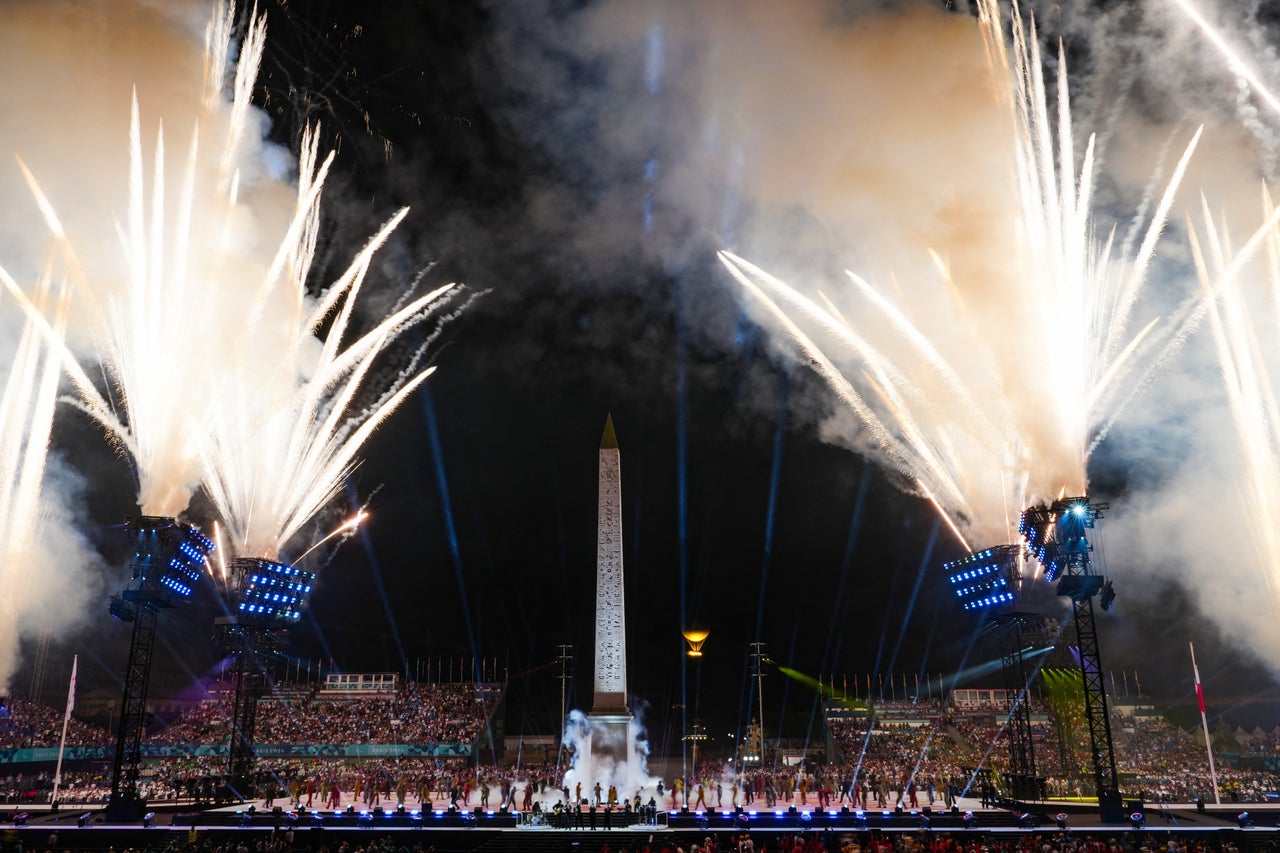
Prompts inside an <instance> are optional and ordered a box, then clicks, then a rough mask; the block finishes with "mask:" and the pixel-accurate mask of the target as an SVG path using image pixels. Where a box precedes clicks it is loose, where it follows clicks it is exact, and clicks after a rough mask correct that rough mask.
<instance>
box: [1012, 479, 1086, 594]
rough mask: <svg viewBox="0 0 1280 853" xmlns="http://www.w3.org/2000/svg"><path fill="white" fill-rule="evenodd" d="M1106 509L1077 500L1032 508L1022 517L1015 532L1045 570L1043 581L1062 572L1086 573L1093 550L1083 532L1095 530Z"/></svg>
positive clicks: (1081, 499) (1064, 499)
mask: <svg viewBox="0 0 1280 853" xmlns="http://www.w3.org/2000/svg"><path fill="white" fill-rule="evenodd" d="M1106 508H1107V504H1104V503H1089V499H1088V498H1085V497H1076V498H1062V499H1059V500H1056V501H1054V502H1053V503H1051V504H1049V505H1048V506H1039V507H1031V508H1029V509H1027V510H1026V511H1024V512H1023V513H1022V518H1021V519H1020V521H1019V523H1018V532H1019V533H1020V534H1021V535H1022V538H1023V539H1025V540H1026V542H1027V549H1028V550H1029V551H1030V552H1031V554H1032V556H1034V557H1035V558H1036V560H1037V561H1039V563H1040V565H1042V566H1044V576H1045V580H1047V581H1049V582H1050V583H1053V582H1054V581H1056V580H1057V579H1058V577H1059V576H1060V575H1062V574H1063V573H1064V572H1065V573H1068V574H1081V573H1087V572H1088V565H1089V552H1090V551H1092V550H1093V546H1091V545H1090V544H1089V537H1088V534H1087V533H1086V531H1088V530H1090V529H1092V528H1093V527H1094V525H1095V524H1096V523H1097V520H1098V519H1099V518H1101V517H1102V511H1103V510H1104V509H1106Z"/></svg>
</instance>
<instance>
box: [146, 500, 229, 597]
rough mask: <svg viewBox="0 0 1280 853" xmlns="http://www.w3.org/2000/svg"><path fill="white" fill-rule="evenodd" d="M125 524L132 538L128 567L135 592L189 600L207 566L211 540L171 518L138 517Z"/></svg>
mask: <svg viewBox="0 0 1280 853" xmlns="http://www.w3.org/2000/svg"><path fill="white" fill-rule="evenodd" d="M127 524H128V528H129V530H130V531H131V532H132V533H133V536H134V554H133V559H132V560H131V561H130V564H129V565H130V569H131V571H132V575H133V580H135V581H137V582H138V590H139V591H141V592H143V593H145V592H147V591H151V593H152V594H155V593H163V594H164V595H168V596H177V597H178V598H190V597H191V594H192V592H194V591H195V586H196V584H197V583H199V582H200V578H201V577H202V576H203V574H204V570H205V567H206V566H207V565H208V556H209V554H210V553H212V552H213V549H214V544H213V540H211V539H209V537H207V536H205V535H204V534H203V533H201V532H200V530H199V528H197V527H195V526H194V525H191V524H186V523H184V522H178V521H175V520H174V519H172V518H162V517H153V516H139V517H137V518H132V519H130V520H129V521H128V522H127Z"/></svg>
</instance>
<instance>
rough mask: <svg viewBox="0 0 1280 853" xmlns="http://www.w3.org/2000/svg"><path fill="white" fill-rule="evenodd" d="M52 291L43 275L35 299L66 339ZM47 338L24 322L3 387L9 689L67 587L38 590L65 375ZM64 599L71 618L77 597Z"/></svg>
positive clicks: (2, 596)
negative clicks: (22, 653)
mask: <svg viewBox="0 0 1280 853" xmlns="http://www.w3.org/2000/svg"><path fill="white" fill-rule="evenodd" d="M53 290H54V288H52V286H51V281H50V278H49V276H42V277H41V279H40V281H39V282H38V283H37V285H36V292H35V296H34V298H35V304H36V305H37V306H38V307H40V308H41V309H42V310H47V311H49V312H50V313H51V314H52V316H53V321H52V326H51V328H50V331H51V333H52V335H53V336H54V337H55V339H56V340H60V339H61V337H62V336H63V335H65V334H66V327H67V316H68V306H69V294H68V292H67V290H66V288H65V287H61V286H59V287H58V288H57V293H56V294H54V293H53ZM45 341H46V338H45V335H44V334H43V333H42V332H41V331H40V330H38V329H37V328H36V327H35V326H34V325H33V324H32V323H29V322H28V323H27V324H25V326H24V327H23V330H22V333H21V335H20V336H19V338H18V340H17V344H16V346H14V347H13V348H12V349H11V350H9V351H7V352H6V353H5V356H6V358H8V359H9V365H8V376H7V378H6V380H5V383H4V389H3V391H2V392H0V687H4V688H5V689H7V688H8V686H9V683H10V680H11V679H12V677H13V673H14V671H15V669H16V668H17V664H18V648H19V641H20V638H21V636H22V635H23V634H25V633H28V632H30V631H32V630H33V629H35V628H37V627H39V626H38V625H36V624H34V621H35V620H34V617H35V616H36V615H37V614H38V613H39V612H40V611H41V610H43V609H44V607H45V606H47V604H44V603H43V602H41V599H42V597H53V596H60V595H61V592H62V591H61V590H58V589H57V588H56V587H55V588H54V589H53V590H51V591H49V590H46V591H42V590H41V589H40V587H42V586H46V587H47V584H46V583H45V577H44V575H43V574H42V573H41V570H42V569H44V568H45V567H46V566H47V565H48V564H49V563H50V562H51V561H52V560H54V559H56V556H55V555H53V554H52V553H51V552H50V549H49V548H47V547H46V546H45V537H44V532H45V530H46V528H47V527H48V523H49V522H50V520H51V516H53V515H56V514H57V508H56V507H54V506H52V505H51V504H50V503H49V502H48V500H47V498H46V497H45V496H44V495H42V491H43V481H44V477H45V468H46V463H47V460H48V454H49V437H50V433H51V431H52V428H53V412H54V407H55V405H56V403H57V392H58V381H59V379H60V378H61V375H62V370H61V366H60V360H59V358H58V356H57V355H56V353H52V352H50V351H49V348H48V347H47V346H46V343H45ZM42 604H43V606H38V605H42ZM59 604H60V605H61V606H62V607H63V608H64V612H65V613H66V614H67V615H71V612H72V611H73V609H74V608H73V607H72V606H71V604H72V603H71V602H69V601H62V602H59Z"/></svg>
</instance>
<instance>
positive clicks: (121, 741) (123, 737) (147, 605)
mask: <svg viewBox="0 0 1280 853" xmlns="http://www.w3.org/2000/svg"><path fill="white" fill-rule="evenodd" d="M135 612H136V617H135V618H134V621H133V636H132V639H131V640H130V643H129V663H128V665H127V666H126V668H125V671H124V693H123V695H122V697H121V700H120V727H119V729H118V730H117V733H116V754H115V759H114V761H113V763H112V766H111V801H112V802H113V803H122V802H123V801H125V800H137V799H138V776H139V773H138V765H139V763H140V762H141V760H142V736H143V734H144V733H145V732H146V727H147V689H148V686H149V685H150V682H151V660H152V655H153V653H154V652H155V645H156V616H157V611H156V604H155V602H152V601H141V602H138V603H137V607H136V611H135Z"/></svg>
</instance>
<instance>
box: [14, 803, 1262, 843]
mask: <svg viewBox="0 0 1280 853" xmlns="http://www.w3.org/2000/svg"><path fill="white" fill-rule="evenodd" d="M263 804H264V805H265V802H264V803H263ZM248 805H250V804H244V805H242V806H238V807H236V806H233V807H222V808H218V809H203V810H199V811H197V810H194V809H192V808H191V807H190V806H188V805H182V804H178V805H168V806H157V807H156V809H155V811H154V812H153V814H154V817H153V818H152V820H151V825H150V826H140V825H136V824H135V825H128V826H123V825H121V826H112V825H105V824H101V823H98V822H96V821H97V820H100V819H101V814H100V813H99V811H98V810H96V809H92V808H89V809H86V808H78V807H63V808H61V809H59V810H56V811H51V810H50V809H49V808H48V807H47V806H46V807H43V808H38V807H32V808H29V809H24V810H23V812H21V813H22V814H26V816H27V817H26V820H25V823H26V825H25V826H18V825H15V823H14V820H13V818H14V814H13V813H12V812H8V811H6V809H7V808H10V807H5V806H0V841H3V842H7V843H8V844H9V845H12V844H13V842H16V841H21V842H22V843H23V846H24V847H25V848H26V849H45V848H49V847H52V846H53V845H52V844H51V835H52V834H53V833H54V832H57V833H58V838H57V840H56V846H57V847H58V849H60V850H85V851H108V850H110V849H112V848H114V849H115V850H122V849H128V848H135V849H138V848H151V849H162V848H165V847H168V846H169V845H170V844H171V843H177V844H178V845H182V844H183V843H185V842H191V843H196V844H200V845H203V843H204V842H205V841H206V840H210V841H212V842H213V843H214V844H218V843H222V842H225V841H227V840H229V839H239V840H245V841H246V842H248V844H247V845H246V846H248V847H249V848H250V849H252V848H253V846H254V845H253V840H255V839H256V838H258V837H262V836H269V835H271V834H273V833H275V834H285V833H290V832H291V833H292V834H293V845H292V846H293V848H294V849H295V850H305V849H307V848H310V849H311V850H313V851H314V850H318V849H319V847H320V846H321V845H322V844H323V845H328V846H330V847H333V846H334V845H335V844H341V842H342V841H348V842H350V843H351V845H352V846H353V847H354V846H365V845H367V844H368V842H369V840H370V839H371V838H381V837H384V836H391V837H393V839H394V843H395V844H396V846H398V847H401V846H402V847H407V848H410V849H413V848H415V847H419V846H420V847H421V848H422V849H428V848H434V849H435V850H436V851H438V853H449V851H454V852H455V853H473V851H486V852H487V853H503V851H509V853H517V851H527V853H559V851H565V853H568V851H575V853H587V851H590V853H595V851H597V850H599V849H601V847H602V846H603V845H604V844H605V843H608V844H609V846H610V847H612V848H613V849H615V850H616V849H618V848H620V847H621V846H623V845H624V844H625V845H627V846H630V847H631V848H632V849H633V850H638V849H640V847H641V846H642V845H643V844H644V843H646V842H656V843H655V845H654V848H655V849H661V842H663V841H673V842H679V843H680V844H681V845H683V846H685V847H687V846H688V844H689V843H690V842H692V841H701V840H702V839H704V838H706V837H707V836H713V837H715V838H716V839H717V840H718V841H719V842H720V845H721V849H734V848H733V846H732V844H731V842H733V841H734V840H735V839H737V838H738V837H740V836H741V835H743V834H750V835H751V836H753V837H754V838H756V839H757V848H758V847H759V845H760V844H761V843H763V844H766V845H768V847H769V848H770V849H776V848H777V843H776V841H777V839H778V838H780V837H781V836H782V835H785V834H804V835H809V836H812V835H818V836H821V837H823V838H824V839H826V840H827V842H828V844H829V846H830V847H831V848H832V849H836V848H838V842H839V840H840V839H841V838H844V837H846V836H850V835H855V836H858V837H861V838H863V839H864V840H865V839H868V838H870V837H871V836H872V835H890V836H892V835H899V834H912V835H921V834H924V833H934V834H949V835H953V836H955V837H957V838H964V839H968V838H972V839H979V840H980V839H984V838H993V837H1011V836H1019V835H1027V834H1035V835H1039V836H1041V837H1045V836H1055V835H1058V834H1060V833H1061V832H1062V831H1063V830H1060V829H1059V828H1058V826H1057V825H1056V815H1057V814H1059V813H1062V814H1065V815H1066V819H1067V830H1066V832H1069V833H1071V834H1072V835H1075V836H1079V837H1084V836H1089V837H1092V838H1101V839H1111V838H1117V839H1119V838H1123V839H1124V840H1125V841H1126V842H1129V841H1135V840H1137V839H1135V838H1134V836H1135V834H1138V835H1141V836H1143V837H1144V838H1145V839H1146V841H1145V843H1148V844H1159V845H1160V846H1164V843H1165V841H1166V839H1167V838H1169V837H1170V836H1177V837H1179V838H1181V839H1183V840H1191V839H1194V840H1196V841H1203V842H1205V843H1207V844H1208V845H1209V846H1211V847H1213V848H1218V847H1225V846H1226V845H1227V843H1228V842H1230V843H1233V844H1234V845H1235V846H1236V847H1237V848H1238V849H1239V850H1240V851H1241V853H1250V851H1264V850H1272V851H1273V850H1275V849H1276V847H1277V846H1280V828H1277V826H1278V824H1280V806H1276V805H1267V804H1231V805H1223V806H1221V807H1215V806H1213V805H1207V806H1206V807H1205V808H1204V810H1200V809H1198V808H1197V806H1196V805H1194V804H1175V805H1170V806H1165V807H1161V808H1159V809H1157V808H1153V807H1147V808H1145V809H1144V814H1145V825H1143V826H1142V827H1141V828H1140V829H1135V828H1134V827H1133V825H1132V823H1131V821H1129V820H1126V821H1125V822H1124V823H1122V824H1103V823H1102V822H1101V821H1100V820H1099V819H1098V813H1097V810H1096V808H1095V809H1092V810H1090V809H1087V808H1084V807H1082V806H1080V805H1079V804H1068V803H1055V802H1046V803H1032V804H1019V808H1014V809H982V808H960V807H957V810H956V811H955V812H951V811H949V810H948V811H945V812H941V811H933V810H932V809H930V811H929V812H928V813H926V812H925V811H924V809H920V810H918V811H916V813H914V814H913V813H912V812H911V810H904V811H903V812H901V813H899V812H897V811H896V810H889V812H888V814H885V813H884V811H883V810H870V811H866V812H863V813H862V814H861V815H859V814H858V813H857V812H855V811H853V810H842V809H834V810H826V811H819V810H817V809H804V808H802V807H797V808H796V809H795V811H794V812H793V811H792V810H791V809H790V808H788V809H779V810H777V811H774V810H763V811H762V810H755V811H754V813H752V810H749V809H745V808H744V809H743V811H742V812H740V813H739V812H736V811H729V810H726V811H723V812H713V813H703V814H696V813H683V812H680V811H677V812H676V813H674V814H673V813H672V812H670V811H667V812H664V813H660V814H659V823H658V824H657V825H646V824H634V823H629V824H627V825H623V818H624V816H623V814H622V813H615V814H614V816H613V818H614V824H613V825H612V826H611V827H610V828H608V829H606V828H604V826H603V824H602V820H601V815H599V814H598V815H597V821H598V825H597V827H596V828H595V829H592V828H590V827H589V826H584V827H582V828H559V827H554V826H550V825H547V824H542V825H534V824H533V823H531V822H529V821H527V820H526V819H525V817H524V816H523V815H520V814H517V813H507V814H503V813H501V812H500V811H496V810H495V811H494V813H493V814H492V815H490V814H488V812H486V811H483V810H482V811H481V813H480V815H478V816H477V815H476V814H475V812H474V811H472V812H469V813H463V812H455V813H453V814H449V813H448V812H447V810H446V811H445V813H444V814H442V815H441V816H440V817H436V816H435V814H434V812H433V813H430V814H429V815H428V816H427V817H425V818H424V817H423V816H421V815H419V816H417V817H416V818H415V817H414V816H412V815H410V814H408V813H407V811H406V814H404V815H399V814H395V813H394V812H393V813H391V814H387V813H385V812H384V813H383V814H382V815H376V814H374V813H373V812H370V813H369V814H368V815H361V814H360V813H359V812H354V811H353V812H352V813H346V812H345V810H344V813H343V814H341V815H335V814H333V813H332V812H330V813H328V814H324V813H320V814H319V815H318V817H317V816H313V815H312V813H309V812H302V813H298V812H293V813H290V812H287V811H285V810H283V809H282V810H281V811H280V812H279V813H275V812H273V811H270V810H263V809H260V808H259V807H258V804H252V805H254V811H253V812H252V813H250V812H249V811H248V810H247V806H248ZM962 805H965V806H967V805H968V804H967V803H963V802H962ZM965 811H972V813H973V820H972V821H971V822H970V825H969V826H968V827H967V828H966V826H965V824H964V812H965ZM1242 812H1247V813H1248V815H1249V820H1250V821H1251V822H1252V826H1251V827H1249V828H1241V827H1240V826H1239V824H1238V816H1239V815H1240V814H1241V813H1242ZM85 814H88V815H91V816H92V817H93V818H94V819H95V822H94V823H92V824H91V825H90V826H87V827H79V826H77V822H78V821H79V820H80V819H81V817H82V816H83V815H85ZM1023 815H1030V816H1031V817H1030V819H1029V820H1030V822H1031V823H1032V824H1034V827H1033V828H1028V827H1027V826H1024V825H1021V824H1024V823H1026V822H1027V820H1028V819H1027V818H1024V817H1023ZM925 819H927V820H928V825H927V827H926V826H925V825H924V820H925ZM672 846H674V844H673V845H672ZM864 849H865V844H864Z"/></svg>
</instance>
